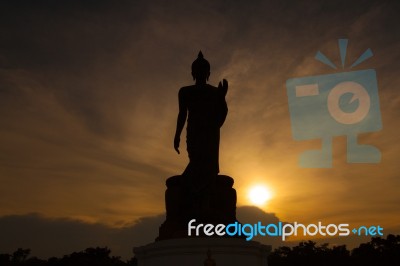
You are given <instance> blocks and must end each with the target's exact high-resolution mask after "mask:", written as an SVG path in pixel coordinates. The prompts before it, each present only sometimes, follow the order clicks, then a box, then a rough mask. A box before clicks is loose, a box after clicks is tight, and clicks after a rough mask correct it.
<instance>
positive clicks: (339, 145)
mask: <svg viewBox="0 0 400 266" xmlns="http://www.w3.org/2000/svg"><path fill="white" fill-rule="evenodd" d="M399 11H400V4H399V3H398V2H396V1H361V0H356V1H344V0H339V1H278V0H276V1H258V0H256V1H242V0H238V1H211V0H210V1H201V2H200V1H174V2H173V3H166V1H161V0H160V1H126V0H122V1H81V2H80V1H50V0H49V1H2V2H1V3H0V119H1V120H0V121H1V124H0V182H1V183H0V184H1V185H0V254H1V253H6V252H12V251H14V250H15V249H16V248H18V247H24V248H31V249H32V254H33V255H36V256H40V257H44V258H45V257H49V256H60V255H62V254H67V253H68V252H73V251H79V249H83V248H86V247H89V246H90V245H92V246H95V245H108V246H109V247H110V248H111V249H112V250H113V251H114V253H115V254H116V255H122V256H125V257H129V256H130V254H131V253H129V252H131V248H132V247H133V246H137V245H143V244H147V243H149V242H151V241H153V240H154V238H155V237H156V236H157V231H156V230H157V228H158V226H159V225H160V224H161V222H162V221H163V219H164V218H163V214H164V192H165V180H166V179H167V178H168V177H170V176H173V175H176V174H180V173H182V171H183V170H184V168H185V167H186V165H187V163H188V158H187V154H186V151H185V146H184V145H185V141H184V139H185V136H184V135H183V136H182V137H181V139H182V145H183V146H182V148H181V150H182V151H183V152H181V154H180V155H178V154H176V152H175V151H174V149H173V137H174V133H175V126H176V116H177V113H178V98H177V94H178V91H179V88H180V87H182V86H185V85H190V84H193V80H192V77H191V74H190V72H191V70H190V66H191V63H192V62H193V60H194V59H195V58H196V57H197V54H198V52H199V50H201V51H202V52H203V54H204V57H205V58H206V59H207V60H208V61H209V62H210V64H211V76H210V80H209V83H210V84H213V85H217V84H218V82H219V81H220V80H222V79H223V78H225V79H227V80H228V82H229V90H228V94H227V103H228V107H229V113H228V117H227V120H226V122H225V124H224V126H223V128H222V129H221V144H220V169H221V174H226V175H229V176H232V177H233V178H234V179H235V185H234V187H235V189H236V191H237V194H238V204H237V205H238V218H239V220H241V221H253V220H256V219H257V220H259V219H261V220H264V221H268V222H269V221H272V222H275V221H284V222H294V221H297V222H303V223H317V222H318V221H322V222H324V223H350V224H351V225H354V226H359V225H380V226H382V227H384V233H385V234H387V233H396V234H400V193H399V190H400V161H399V155H400V134H399V131H400V120H399V115H400V90H399V89H400V88H399V84H400V75H399V71H400V16H399ZM340 38H347V39H349V43H348V50H347V57H346V65H345V68H344V69H342V68H341V67H339V68H338V69H337V70H334V69H332V68H330V67H328V66H326V65H324V64H322V63H321V62H319V61H317V60H315V58H314V56H315V54H316V53H317V51H321V52H323V53H324V54H325V55H326V56H327V57H329V58H330V59H331V60H332V61H333V62H334V63H335V64H336V65H338V66H340V55H339V49H338V39H340ZM368 48H370V49H371V50H372V52H373V54H374V56H373V57H371V58H370V59H368V60H366V61H365V62H363V63H361V64H360V65H358V66H356V67H354V68H353V69H352V70H363V69H375V70H376V73H377V80H378V90H379V97H380V110H381V115H382V124H383V128H382V130H381V131H379V132H374V133H363V134H361V135H360V138H359V139H360V142H361V143H368V144H371V145H374V146H376V147H377V148H379V150H380V151H381V153H382V161H381V163H379V164H349V163H347V162H346V138H345V136H340V137H335V138H334V140H333V167H332V168H327V169H305V168H300V167H299V164H298V157H299V154H300V153H301V152H303V151H306V150H309V149H313V148H314V149H316V148H318V147H319V146H320V140H318V139H317V140H311V141H295V140H293V137H292V133H291V127H290V126H291V125H290V114H289V108H288V99H287V94H286V80H287V79H289V78H294V77H305V76H313V75H320V74H331V73H340V72H345V71H349V68H348V67H349V66H350V65H351V64H352V63H353V62H354V61H355V60H356V59H357V58H358V57H359V56H360V55H361V54H362V53H363V52H364V51H365V50H367V49H368ZM311 130H312V129H311ZM183 133H185V131H183ZM255 185H263V186H266V187H267V188H268V189H269V190H271V192H272V198H271V200H269V201H268V202H267V203H266V204H265V205H263V206H259V209H257V208H254V207H253V208H251V207H246V206H249V205H251V202H250V201H249V198H248V191H249V190H250V188H252V187H253V186H255ZM257 240H259V241H262V242H263V243H266V244H268V243H270V244H271V243H272V242H274V241H275V240H270V239H265V238H264V239H262V238H261V239H257ZM362 240H363V241H364V240H365V239H362ZM367 240H368V238H367ZM335 241H336V242H337V243H339V242H340V243H348V244H349V243H350V242H351V243H356V242H357V241H360V239H355V240H354V239H350V238H349V239H340V241H339V240H337V239H332V240H331V241H330V240H326V242H331V243H336V242H335ZM354 241H355V242H354ZM274 243H275V242H274ZM274 247H276V246H274Z"/></svg>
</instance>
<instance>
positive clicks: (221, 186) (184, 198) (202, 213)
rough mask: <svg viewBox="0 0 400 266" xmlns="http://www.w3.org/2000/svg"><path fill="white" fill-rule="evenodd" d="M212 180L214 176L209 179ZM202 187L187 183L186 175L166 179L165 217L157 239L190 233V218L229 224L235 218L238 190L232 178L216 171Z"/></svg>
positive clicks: (201, 221) (204, 221)
mask: <svg viewBox="0 0 400 266" xmlns="http://www.w3.org/2000/svg"><path fill="white" fill-rule="evenodd" d="M209 180H211V178H210V179H209ZM212 180H213V182H212V184H211V185H209V186H208V187H205V188H204V189H202V190H196V187H194V188H193V187H190V186H188V185H187V184H188V182H187V177H186V176H183V175H179V176H172V177H170V178H168V179H167V181H166V185H167V190H166V191H165V205H166V206H165V207H166V220H165V222H164V223H163V224H162V225H161V226H160V229H159V235H158V237H157V239H156V240H166V239H172V238H183V237H187V226H188V223H189V221H191V220H192V219H196V222H195V223H194V224H198V223H209V224H214V225H216V224H225V225H227V224H230V223H234V222H236V190H235V189H234V188H233V182H234V181H233V178H231V177H229V176H226V175H217V176H214V177H213V178H212Z"/></svg>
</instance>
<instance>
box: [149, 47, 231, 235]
mask: <svg viewBox="0 0 400 266" xmlns="http://www.w3.org/2000/svg"><path fill="white" fill-rule="evenodd" d="M192 76H193V80H195V82H196V83H195V85H191V86H187V87H183V88H181V89H180V91H179V114H178V120H177V125H176V133H175V139H174V148H175V150H176V151H177V152H178V153H179V144H180V136H181V133H182V130H183V128H184V126H185V123H186V121H187V127H186V143H187V151H188V155H189V164H188V165H187V167H186V169H185V171H184V172H183V173H182V175H176V176H172V177H170V178H168V179H167V180H166V186H167V190H166V191H165V209H166V219H165V222H164V223H163V224H162V225H161V226H160V230H159V236H158V237H157V240H163V239H170V238H179V237H188V233H187V224H188V222H189V221H190V220H192V219H196V221H197V222H204V223H213V224H220V223H223V224H229V223H232V222H235V221H236V191H235V189H234V188H233V183H234V180H233V178H231V177H229V176H226V175H219V174H218V173H219V162H218V157H219V156H218V154H219V140H220V128H221V126H222V125H223V124H224V122H225V118H226V115H227V113H228V107H227V104H226V101H225V96H226V93H227V91H228V82H227V81H226V80H225V79H224V80H223V81H222V83H221V82H220V83H219V85H218V87H214V86H211V85H209V84H207V80H208V77H209V76H210V64H209V63H208V61H207V60H205V59H204V57H203V54H202V53H201V52H199V55H198V57H197V59H196V60H195V61H194V62H193V64H192Z"/></svg>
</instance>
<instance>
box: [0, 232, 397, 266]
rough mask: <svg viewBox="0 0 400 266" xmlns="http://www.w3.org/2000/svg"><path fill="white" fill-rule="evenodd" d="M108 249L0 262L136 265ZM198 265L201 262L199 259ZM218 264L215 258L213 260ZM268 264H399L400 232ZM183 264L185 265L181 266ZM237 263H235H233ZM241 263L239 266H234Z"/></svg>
mask: <svg viewBox="0 0 400 266" xmlns="http://www.w3.org/2000/svg"><path fill="white" fill-rule="evenodd" d="M110 253H111V250H110V249H108V248H107V247H105V248H100V247H97V248H87V249H86V250H84V251H81V252H74V253H72V254H70V255H65V256H63V257H62V258H50V259H48V260H42V259H38V258H36V257H29V254H30V250H29V249H22V248H20V249H18V250H16V251H15V252H14V253H13V254H0V265H1V266H11V265H28V266H31V265H32V266H33V265H46V266H89V265H90V266H122V265H132V266H135V265H137V261H136V259H135V258H132V259H130V260H128V261H123V260H121V258H120V257H115V256H110ZM199 265H201V262H199ZM216 265H218V260H216ZM268 265H269V266H292V265H293V266H303V265H304V266H305V265H307V266H321V265H324V266H330V265H332V266H333V265H335V266H337V265H341V266H342V265H345V266H347V265H352V266H389V265H400V235H396V236H395V235H388V236H387V237H386V239H384V238H380V237H374V238H372V239H371V241H369V242H367V243H363V244H360V246H359V247H357V248H354V249H353V250H352V251H349V250H348V249H347V248H346V246H345V245H343V246H333V247H329V246H328V244H323V245H317V244H316V243H315V242H313V241H307V242H300V244H299V245H297V246H295V247H279V248H277V249H275V250H274V251H273V252H272V253H271V254H270V255H269V257H268ZM182 266H186V265H182ZM233 266H236V265H233ZM237 266H241V265H237Z"/></svg>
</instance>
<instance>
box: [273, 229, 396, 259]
mask: <svg viewBox="0 0 400 266" xmlns="http://www.w3.org/2000/svg"><path fill="white" fill-rule="evenodd" d="M268 263H269V264H268V265H269V266H289V265H290V266H292V265H293V266H295V265H296V266H303V265H304V266H305V265H307V266H331V265H332V266H333V265H335V266H337V265H340V266H349V265H351V266H389V265H400V235H397V236H395V235H388V236H387V237H386V239H384V238H380V237H373V238H372V239H371V241H369V242H367V243H363V244H360V246H359V247H357V248H354V249H353V250H352V251H349V250H348V249H347V248H346V246H345V245H343V246H333V247H329V246H328V244H323V245H319V246H317V245H316V243H315V242H313V241H307V242H300V244H299V245H298V246H295V247H279V248H277V249H275V250H274V251H273V252H272V253H271V254H270V256H269V257H268Z"/></svg>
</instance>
